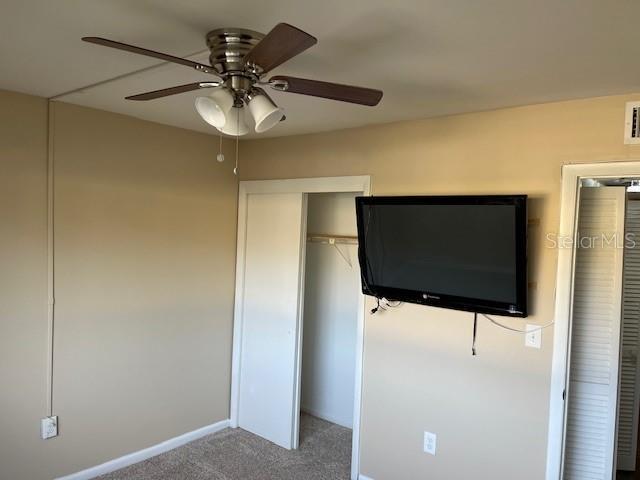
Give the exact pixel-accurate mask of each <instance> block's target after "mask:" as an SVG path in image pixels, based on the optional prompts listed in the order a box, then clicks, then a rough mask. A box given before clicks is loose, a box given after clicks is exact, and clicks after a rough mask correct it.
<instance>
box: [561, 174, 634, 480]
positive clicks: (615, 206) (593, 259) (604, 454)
mask: <svg viewBox="0 0 640 480" xmlns="http://www.w3.org/2000/svg"><path fill="white" fill-rule="evenodd" d="M624 210H625V189H624V187H598V188H587V187H583V188H581V189H580V205H579V213H578V236H577V238H576V241H577V242H578V243H577V248H576V258H575V262H576V263H575V277H574V291H573V310H572V313H573V314H572V321H571V336H570V340H571V345H570V358H569V370H568V375H569V384H568V390H567V411H566V412H567V413H566V415H567V417H566V427H565V443H564V461H563V466H564V469H563V478H564V479H565V480H610V479H611V478H612V477H613V470H614V453H615V428H616V406H617V396H618V364H619V353H620V316H621V303H622V289H621V285H622V266H623V252H624V250H623V249H622V248H618V247H619V245H617V243H619V242H621V241H623V240H624Z"/></svg>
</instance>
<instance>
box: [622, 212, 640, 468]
mask: <svg viewBox="0 0 640 480" xmlns="http://www.w3.org/2000/svg"><path fill="white" fill-rule="evenodd" d="M625 228H626V232H627V235H628V236H629V239H630V242H628V248H626V249H625V251H624V277H623V278H624V286H623V295H622V355H621V358H620V361H621V363H620V400H619V402H618V403H619V405H620V407H619V412H618V469H619V470H635V469H636V450H637V446H638V408H640V403H639V397H640V395H639V394H640V389H638V382H639V381H640V375H639V372H638V367H639V363H640V362H638V354H639V353H640V352H639V348H638V347H639V346H640V200H630V201H629V202H627V211H626V227H625Z"/></svg>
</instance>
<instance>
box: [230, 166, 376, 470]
mask: <svg viewBox="0 0 640 480" xmlns="http://www.w3.org/2000/svg"><path fill="white" fill-rule="evenodd" d="M368 194H369V177H330V178H312V179H291V180H269V181H253V182H240V192H239V208H238V212H239V213H238V256H237V270H236V302H235V312H234V340H233V371H232V388H231V425H232V426H234V427H241V428H243V429H245V430H248V431H250V432H252V433H254V434H257V435H259V436H261V437H263V438H265V439H267V440H270V441H272V442H273V443H276V444H277V445H280V446H281V447H284V448H287V449H296V448H298V447H299V445H300V441H301V438H300V436H301V435H302V436H303V437H304V434H305V431H310V430H311V429H310V428H308V427H310V426H313V425H316V426H317V425H318V424H317V423H315V424H314V423H313V421H312V422H309V416H308V414H309V413H311V414H312V415H315V416H316V418H318V417H319V418H320V419H322V418H324V420H319V421H324V422H327V421H329V422H331V423H332V424H336V425H342V427H340V428H343V429H345V427H346V428H349V429H351V431H350V436H351V452H350V456H351V478H352V479H357V478H358V476H359V447H360V435H359V433H360V403H361V401H360V400H361V382H362V379H361V376H362V350H363V331H364V295H363V294H362V293H361V291H360V289H359V283H358V282H359V275H358V270H357V268H358V262H357V255H356V250H355V245H354V243H355V242H354V240H355V200H354V197H355V196H356V195H368ZM351 222H353V224H352V223H351ZM310 227H312V228H313V229H317V230H318V231H312V230H311V229H310ZM307 270H308V271H307ZM307 273H308V275H307ZM351 287H353V288H351ZM307 326H308V330H306V329H307ZM305 331H306V335H305ZM301 411H306V413H304V412H303V413H302V415H301ZM301 416H302V419H301ZM351 432H352V433H351ZM302 441H304V438H303V439H302ZM347 453H348V452H347Z"/></svg>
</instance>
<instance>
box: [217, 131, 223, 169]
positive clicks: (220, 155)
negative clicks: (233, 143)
mask: <svg viewBox="0 0 640 480" xmlns="http://www.w3.org/2000/svg"><path fill="white" fill-rule="evenodd" d="M219 137H220V147H219V148H218V155H217V156H216V160H218V161H219V162H220V163H222V162H224V153H222V135H219Z"/></svg>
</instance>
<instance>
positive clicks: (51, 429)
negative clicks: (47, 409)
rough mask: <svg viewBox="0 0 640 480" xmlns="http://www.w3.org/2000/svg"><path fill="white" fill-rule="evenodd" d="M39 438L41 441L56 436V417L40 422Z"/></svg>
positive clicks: (46, 418)
mask: <svg viewBox="0 0 640 480" xmlns="http://www.w3.org/2000/svg"><path fill="white" fill-rule="evenodd" d="M40 436H41V437H42V439H43V440H46V439H47V438H53V437H57V436H58V416H57V415H56V416H53V417H44V418H43V419H42V420H40Z"/></svg>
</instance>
